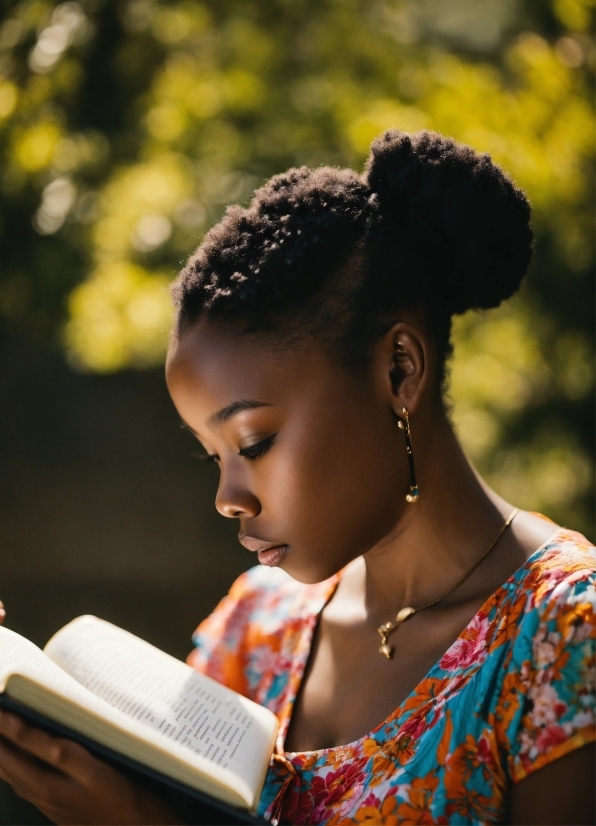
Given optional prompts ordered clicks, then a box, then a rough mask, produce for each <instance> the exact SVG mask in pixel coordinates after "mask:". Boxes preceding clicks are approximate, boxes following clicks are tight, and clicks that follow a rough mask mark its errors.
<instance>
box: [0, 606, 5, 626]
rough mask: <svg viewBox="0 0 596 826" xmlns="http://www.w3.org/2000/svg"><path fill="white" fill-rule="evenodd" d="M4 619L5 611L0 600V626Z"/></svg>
mask: <svg viewBox="0 0 596 826" xmlns="http://www.w3.org/2000/svg"><path fill="white" fill-rule="evenodd" d="M5 617H6V611H5V609H4V603H3V602H2V601H1V600H0V625H2V623H3V622H4V618H5Z"/></svg>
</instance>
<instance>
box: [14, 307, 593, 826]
mask: <svg viewBox="0 0 596 826" xmlns="http://www.w3.org/2000/svg"><path fill="white" fill-rule="evenodd" d="M167 382H168V388H169V390H170V393H171V395H172V398H173V401H174V403H175V405H176V407H177V409H178V412H179V413H180V416H181V417H182V419H183V421H184V422H185V423H186V425H187V426H188V427H189V428H190V429H191V430H192V431H193V432H194V433H195V434H196V436H197V438H199V440H200V441H201V443H202V445H203V446H204V448H205V450H206V451H207V453H208V454H210V455H211V456H213V457H214V460H215V461H216V462H217V464H218V465H219V468H220V482H219V486H218V490H217V495H216V502H215V504H216V507H217V509H218V511H219V512H220V513H221V514H222V515H223V516H225V517H228V518H233V519H236V520H238V527H239V534H240V536H242V537H245V538H246V537H253V540H258V541H260V542H261V543H267V544H269V545H271V544H275V545H283V546H287V549H286V551H285V553H284V554H283V557H282V559H281V563H280V564H281V567H282V568H284V570H286V571H287V572H288V573H289V574H291V575H292V576H293V577H295V578H296V579H298V580H301V581H303V582H318V581H321V580H323V579H326V578H327V577H329V576H331V575H332V574H334V573H336V572H337V571H339V570H341V569H344V575H343V576H342V579H341V583H340V585H339V587H338V588H337V590H336V592H335V594H334V596H333V598H332V599H331V600H330V602H329V604H328V605H327V606H326V608H325V609H324V611H323V612H322V615H321V617H320V621H319V623H318V627H317V632H316V635H315V640H314V645H313V650H312V653H311V657H310V660H309V664H308V668H307V672H306V674H305V678H304V680H303V685H302V688H301V691H300V694H299V697H298V701H297V705H296V708H295V711H294V715H293V720H292V725H291V727H290V731H289V734H288V739H287V740H286V748H287V749H289V750H309V749H313V748H321V747H328V746H334V745H339V744H341V743H347V742H351V741H353V740H355V739H357V738H359V737H361V736H362V735H364V734H365V733H366V732H368V731H370V730H371V729H372V728H373V727H374V726H376V725H377V724H378V723H379V722H380V721H381V720H383V719H385V718H386V717H387V716H388V715H389V714H390V713H391V712H392V711H393V710H394V709H395V708H396V707H397V705H398V704H399V703H400V702H401V701H402V700H403V699H404V698H405V697H406V696H407V695H408V694H409V693H410V692H411V691H412V690H413V689H414V688H415V686H416V685H417V684H418V682H419V681H420V680H421V679H422V678H423V677H424V676H425V675H426V673H427V672H428V670H429V668H430V667H431V666H432V665H433V664H434V663H435V662H436V661H437V659H439V658H440V657H441V655H442V654H443V653H444V652H445V651H446V650H447V648H448V647H449V645H450V644H451V643H452V642H453V641H454V640H455V639H456V637H457V636H458V635H459V633H460V632H461V631H462V630H463V628H464V627H465V626H466V625H467V623H468V622H469V621H470V619H471V618H472V617H473V615H474V614H475V613H476V612H477V610H478V609H479V608H480V606H481V605H482V603H483V602H484V601H485V599H486V598H487V597H488V596H490V594H492V593H493V592H494V591H495V590H496V589H497V588H498V587H499V586H500V585H501V584H502V583H503V582H504V581H505V580H506V579H507V578H508V577H509V576H510V574H511V573H513V572H514V571H515V570H516V569H517V568H518V567H519V566H520V565H521V564H523V562H524V561H525V560H526V559H527V558H528V557H529V556H530V555H531V554H532V553H533V552H534V551H535V550H536V548H538V547H539V546H540V545H542V544H543V543H544V542H545V541H547V540H548V539H549V538H550V536H551V535H552V533H553V532H554V530H555V526H554V525H553V524H552V523H548V522H545V521H544V520H542V519H539V518H537V517H535V516H533V515H532V514H528V513H520V514H519V515H518V516H517V517H516V519H515V520H514V522H513V524H512V526H511V527H510V528H509V529H508V531H507V532H506V534H505V535H504V536H503V538H502V540H501V541H500V542H499V543H498V544H497V546H496V547H495V548H494V549H493V551H491V553H490V554H489V555H488V557H487V558H486V560H485V561H483V562H482V563H481V564H480V566H479V567H478V568H477V569H476V570H475V571H474V573H473V574H472V575H471V576H470V577H469V578H468V579H467V580H466V581H465V583H464V584H463V585H461V586H460V587H458V588H457V589H456V590H455V591H454V593H453V594H451V595H450V596H449V597H448V598H447V599H445V600H443V601H441V603H439V605H437V606H436V607H434V608H429V609H428V610H425V611H421V612H420V613H418V614H416V615H415V616H414V617H413V618H412V619H411V620H409V621H408V622H407V623H405V624H404V625H403V626H402V627H401V628H400V629H399V631H398V632H397V633H396V634H394V635H393V636H392V638H391V643H392V645H394V646H395V648H396V651H395V655H394V657H393V659H392V660H389V661H388V660H386V659H385V658H383V657H381V656H380V655H379V653H378V645H379V637H378V635H377V632H376V628H377V626H378V625H379V624H380V623H381V622H383V621H386V620H387V619H390V618H392V617H394V616H395V613H396V611H397V610H398V609H399V608H400V607H402V606H404V605H414V606H423V605H425V604H426V603H429V602H432V601H433V600H435V599H437V598H438V597H440V596H441V595H442V594H444V593H446V592H447V591H448V590H449V589H450V588H451V587H452V586H453V585H455V583H457V582H458V581H459V580H460V579H461V577H462V576H463V575H464V573H465V572H466V571H467V570H469V568H471V567H472V565H473V564H474V562H475V561H476V560H477V559H478V558H479V556H480V555H481V554H482V553H483V552H484V551H485V550H486V548H488V547H489V545H490V544H491V542H492V541H493V539H494V537H495V536H496V535H497V533H498V531H499V529H500V528H501V526H502V524H503V522H504V520H505V518H506V517H507V516H508V515H509V514H510V513H511V511H512V510H513V506H512V505H510V504H509V503H507V502H505V501H504V500H503V499H501V498H500V497H499V496H497V494H495V493H494V492H493V491H491V490H490V489H489V488H488V487H487V486H486V485H485V484H484V482H483V481H482V480H481V479H480V478H479V477H478V475H477V474H476V472H475V471H474V469H473V468H472V467H471V466H470V464H469V463H468V461H467V459H466V457H465V456H464V454H463V452H462V450H461V448H460V446H459V444H458V442H457V439H456V437H455V435H454V433H453V431H452V428H451V426H450V424H449V421H448V419H447V417H446V416H445V413H444V411H443V409H442V407H441V405H440V403H439V402H438V400H437V393H436V386H437V382H438V365H437V358H436V353H435V350H434V347H433V342H432V338H431V337H430V336H429V335H428V334H427V332H426V331H425V330H424V328H423V327H422V326H421V325H420V323H419V322H417V321H416V319H415V318H413V317H410V318H408V317H404V318H403V319H402V320H401V321H400V322H399V323H396V324H395V325H394V327H393V328H392V329H391V330H389V331H388V332H387V334H386V335H385V336H384V337H383V339H382V340H380V341H379V342H378V344H377V346H376V347H375V350H374V352H373V354H372V358H371V364H370V369H369V371H368V373H367V375H366V376H360V377H355V376H353V375H351V374H349V373H348V372H346V371H345V370H344V369H343V368H342V367H340V366H338V365H337V364H336V363H335V362H333V361H332V360H331V359H330V358H329V357H328V356H327V355H326V354H325V353H324V352H323V351H322V350H321V348H320V347H318V346H317V345H316V343H315V342H310V341H304V342H302V343H301V344H299V345H298V346H297V347H295V348H294V349H292V350H289V351H287V352H280V351H279V350H278V351H275V350H272V348H271V347H270V342H266V341H265V342H264V341H259V340H250V339H242V340H240V339H239V338H238V336H237V335H234V334H232V333H231V332H229V331H228V332H226V330H225V329H221V328H218V327H216V326H210V325H208V324H206V323H200V324H198V325H196V326H195V327H194V328H193V329H191V330H189V331H188V332H186V333H185V334H184V336H182V338H181V339H180V340H175V341H173V343H172V347H171V350H170V354H169V358H168V364H167ZM239 401H244V402H246V401H250V402H258V403H259V406H255V405H254V404H253V405H252V406H248V407H247V406H246V405H244V408H245V409H241V407H242V406H240V407H239V406H238V405H236V407H234V408H231V409H228V414H230V415H228V416H227V418H226V420H225V421H223V418H224V417H222V416H220V417H219V421H217V420H216V419H217V417H216V416H215V414H216V413H218V411H221V410H222V409H224V408H229V406H230V405H233V404H234V403H236V402H239ZM403 407H406V408H407V409H408V411H409V414H410V422H411V427H412V438H413V447H414V455H415V460H416V468H417V475H418V482H419V485H420V489H421V498H420V501H419V502H418V503H416V504H415V505H409V504H408V503H406V501H405V498H404V497H405V493H406V491H407V490H408V486H409V474H408V467H407V461H406V453H405V443H404V437H403V433H402V431H400V430H398V429H397V427H396V423H397V420H398V416H401V415H402V410H403ZM232 414H233V415H232ZM257 445H258V447H255V446H257ZM251 453H252V458H251ZM255 454H256V455H255ZM245 541H246V540H245ZM249 544H250V541H249ZM255 562H256V559H255ZM11 726H12V728H11ZM41 736H42V733H41V732H39V731H36V730H35V729H30V728H27V727H25V726H23V725H21V726H20V727H18V726H16V724H15V723H14V721H11V719H10V715H1V716H0V737H1V738H3V741H2V740H0V743H2V742H3V745H2V746H1V747H0V771H1V772H2V773H3V775H4V777H5V778H6V779H8V780H9V782H11V783H13V785H14V786H15V788H16V790H17V792H18V793H19V794H22V796H24V797H26V798H27V799H29V800H32V801H33V802H34V803H36V805H38V806H39V807H40V808H41V809H42V810H43V811H44V812H46V813H48V814H49V816H50V817H52V818H53V819H54V820H55V821H56V822H58V823H120V822H122V823H155V822H161V823H166V822H176V821H175V817H174V815H173V814H172V813H171V812H167V811H166V812H164V810H163V809H159V806H161V804H159V802H158V801H156V800H155V799H154V798H151V797H150V796H149V795H146V794H145V793H141V792H140V791H138V790H137V789H136V788H135V787H134V786H132V784H130V783H128V781H125V780H123V778H121V777H120V776H119V775H117V774H116V773H115V772H113V771H112V770H106V768H105V766H104V765H103V764H101V763H100V761H97V760H94V759H93V758H91V757H90V756H89V755H88V754H86V753H84V754H83V752H84V750H83V749H81V748H80V747H75V746H74V744H69V748H67V747H66V745H65V744H64V742H60V741H57V740H55V739H53V738H49V737H47V735H43V737H44V738H46V740H45V741H43V740H42V739H40V738H41ZM46 741H47V742H46ZM7 744H8V745H7ZM56 744H58V745H59V746H60V748H59V749H58V750H57V751H54V750H55V748H56ZM70 747H72V748H73V749H74V748H76V750H77V751H76V755H75V758H73V757H72V755H70V751H69V749H70ZM17 749H18V751H17ZM65 752H66V753H67V754H68V755H70V756H65ZM57 754H58V755H59V756H58V757H56V755H57ZM31 755H35V756H36V757H37V758H39V759H41V760H42V761H43V763H44V764H46V765H47V766H49V767H51V768H49V769H46V768H45V765H44V766H42V767H40V766H39V764H38V763H35V764H33V763H32V762H31ZM593 778H594V751H593V749H591V748H584V749H580V750H579V751H577V752H574V753H572V754H570V755H567V756H565V757H563V758H561V759H559V760H557V761H556V763H555V764H554V765H553V766H549V767H546V768H544V769H542V770H540V771H537V772H536V773H535V774H534V775H532V776H530V777H529V778H527V779H525V780H523V781H522V782H520V783H519V784H517V785H516V786H515V788H514V789H513V792H512V809H511V820H510V822H511V823H520V824H521V823H524V824H529V823H566V824H572V823H582V824H585V823H593V822H594V809H593V800H594V793H593V786H594V781H593ZM81 790H84V792H83V791H81ZM81 801H84V803H85V805H84V806H83V804H82V802H81ZM83 809H84V812H83ZM168 817H169V818H170V819H169V820H168V819H167V818H168ZM119 818H120V819H119ZM152 818H153V819H152ZM155 818H158V819H157V820H156V819H155Z"/></svg>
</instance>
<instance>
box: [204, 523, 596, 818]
mask: <svg viewBox="0 0 596 826" xmlns="http://www.w3.org/2000/svg"><path fill="white" fill-rule="evenodd" d="M338 581H339V575H338V576H336V577H333V578H332V579H330V580H327V581H326V582H323V583H320V584H318V585H312V586H306V585H301V584H299V583H297V582H295V581H294V580H292V579H290V578H289V577H288V576H287V575H286V574H284V573H283V572H282V571H280V570H279V569H267V568H255V569H252V570H250V571H248V572H247V573H246V574H243V575H242V576H241V577H240V578H239V579H238V580H237V581H236V582H235V583H234V585H233V586H232V589H231V590H230V593H229V594H228V596H227V597H225V599H223V600H222V602H221V603H220V604H219V606H218V607H217V609H216V610H215V611H214V613H213V614H212V615H211V616H210V617H208V618H207V619H206V620H205V621H204V622H203V623H202V624H201V625H200V626H199V628H198V629H197V632H196V634H195V637H194V641H195V644H196V646H197V647H196V649H195V650H194V651H193V652H192V653H191V654H190V656H189V660H188V661H189V663H191V665H193V666H194V667H195V668H197V669H198V670H200V671H203V672H205V673H207V674H209V675H210V676H212V677H214V678H215V679H217V680H219V681H220V682H222V683H225V684H226V685H229V686H231V687H232V688H234V689H235V690H236V691H239V692H241V693H242V694H245V695H246V696H248V697H250V698H251V699H253V700H255V701H256V702H258V703H261V704H262V705H264V706H266V707H267V708H269V709H271V710H272V711H273V712H274V713H275V714H277V715H278V717H279V720H280V730H279V736H278V740H277V744H276V751H275V754H274V755H273V757H272V760H271V766H270V769H269V773H268V775H267V780H266V782H265V787H264V790H263V795H262V798H261V802H260V807H259V811H260V812H261V814H263V815H264V816H265V817H267V818H268V819H270V820H271V821H272V822H273V823H277V822H279V821H285V822H290V823H298V824H300V823H314V824H318V823H320V824H327V826H348V824H363V823H369V824H387V826H390V824H400V823H420V824H425V823H429V824H430V823H439V824H447V823H454V824H464V823H477V822H482V823H502V822H504V821H505V818H506V811H507V805H508V799H507V798H508V789H510V787H511V783H516V782H518V781H520V780H522V779H523V778H524V777H526V776H527V775H529V774H530V773H531V772H533V771H536V770H537V769H539V768H541V767H542V766H544V765H546V764H547V763H550V762H551V761H553V760H556V759H557V758H558V757H561V756H562V755H564V754H566V753H568V752H570V751H572V750H573V749H577V748H579V747H581V746H583V745H585V744H587V743H589V742H593V741H594V739H595V729H594V673H595V671H594V669H595V665H596V661H595V652H594V646H595V639H596V621H595V611H596V549H595V548H594V547H593V546H591V545H590V544H589V543H588V542H587V541H586V540H585V539H584V538H583V537H582V536H580V535H579V534H577V533H573V532H571V531H567V530H565V529H558V530H557V531H556V533H555V535H554V536H553V537H552V539H551V540H550V541H549V542H548V543H546V544H545V545H544V546H543V547H542V548H540V549H539V550H538V551H536V552H535V553H534V554H533V555H532V556H531V557H530V558H529V559H528V561H527V562H526V563H525V564H524V565H523V566H522V567H521V568H520V569H519V570H518V571H516V572H515V573H514V574H513V575H512V576H511V577H510V578H509V579H508V580H507V582H506V583H505V584H504V585H502V586H501V588H499V589H498V590H497V591H496V592H495V593H494V594H493V595H492V596H491V597H490V598H489V599H488V600H487V602H486V603H485V604H484V605H483V606H482V608H481V610H480V611H479V612H478V613H477V614H476V616H475V617H474V618H473V619H472V621H471V622H470V623H469V625H468V626H467V628H466V629H465V630H464V631H463V633H462V634H461V635H460V636H459V637H458V639H457V640H456V641H455V642H454V643H453V645H452V646H451V647H450V648H449V650H448V651H447V652H446V653H445V654H444V655H443V657H442V658H441V659H440V661H439V662H438V663H437V664H436V665H435V666H434V667H433V668H432V669H431V670H430V672H429V673H428V675H427V676H426V677H425V678H424V680H422V682H421V683H420V684H419V685H418V686H417V687H416V689H415V690H414V691H413V692H412V693H411V694H410V695H409V696H408V697H407V698H406V699H405V700H404V702H403V703H402V704H401V705H400V706H399V707H398V708H397V709H396V710H395V711H394V712H393V713H392V714H391V715H390V716H389V717H388V718H387V720H385V721H384V722H383V723H381V725H379V726H378V727H377V728H375V729H374V730H373V731H372V732H370V734H368V735H366V736H365V737H362V738H361V739H360V740H357V741H356V742H354V743H350V744H348V745H346V746H339V747H337V748H331V749H321V750H319V751H313V752H305V753H287V754H286V753H284V739H285V736H286V733H287V731H288V727H289V722H290V716H291V713H292V708H293V704H294V700H295V698H296V695H297V693H298V689H299V687H300V682H301V680H302V676H303V673H304V669H305V666H306V662H307V659H308V655H309V651H310V646H311V642H312V638H313V632H314V629H315V626H316V622H317V617H318V615H319V613H320V611H321V610H322V608H323V606H324V605H325V603H326V602H327V601H328V600H329V598H330V596H331V595H332V594H333V591H334V589H335V587H336V585H337V582H338Z"/></svg>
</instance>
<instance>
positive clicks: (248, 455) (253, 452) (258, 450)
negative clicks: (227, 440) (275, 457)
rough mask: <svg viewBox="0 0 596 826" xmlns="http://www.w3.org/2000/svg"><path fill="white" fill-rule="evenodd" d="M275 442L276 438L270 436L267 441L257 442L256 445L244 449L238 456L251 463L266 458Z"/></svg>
mask: <svg viewBox="0 0 596 826" xmlns="http://www.w3.org/2000/svg"><path fill="white" fill-rule="evenodd" d="M274 441H275V436H268V437H267V438H266V439H263V440H262V441H260V442H257V444H256V445H250V446H249V447H243V448H242V450H239V451H238V455H239V456H242V457H243V458H244V459H248V461H249V462H254V460H255V459H260V458H261V456H264V455H265V453H267V451H268V450H269V448H270V447H271V445H272V444H273V442H274Z"/></svg>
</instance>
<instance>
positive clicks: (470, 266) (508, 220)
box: [365, 129, 532, 313]
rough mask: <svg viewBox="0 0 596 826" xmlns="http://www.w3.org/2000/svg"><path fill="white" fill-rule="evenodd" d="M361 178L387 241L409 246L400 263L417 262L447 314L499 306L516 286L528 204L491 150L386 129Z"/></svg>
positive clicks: (526, 249)
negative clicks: (484, 151) (371, 196)
mask: <svg viewBox="0 0 596 826" xmlns="http://www.w3.org/2000/svg"><path fill="white" fill-rule="evenodd" d="M365 181H366V183H367V185H368V186H369V188H370V189H372V190H373V192H374V193H376V195H377V197H378V206H379V212H380V216H381V219H382V226H383V228H384V229H383V231H384V232H385V233H386V234H387V238H388V239H390V241H389V243H397V244H398V245H399V248H400V250H401V251H402V253H403V250H404V249H405V250H408V251H409V254H407V255H406V258H407V262H405V261H404V255H403V254H402V255H401V256H400V255H399V254H398V260H399V259H401V260H402V261H404V263H405V265H406V266H407V265H408V264H409V263H411V262H417V263H416V265H415V269H416V270H418V273H417V276H418V277H422V278H424V279H425V280H427V281H428V286H429V288H430V289H434V290H435V294H436V297H437V299H439V300H440V301H441V303H444V304H445V305H446V308H447V309H448V310H449V311H450V312H452V313H462V312H465V311H466V310H468V309H472V308H490V307H497V306H498V305H499V304H500V303H501V301H503V300H504V299H506V298H509V296H511V295H513V293H515V292H516V291H517V289H518V288H519V286H520V284H521V281H522V279H523V277H524V274H525V272H526V270H527V268H528V265H529V263H530V260H531V257H532V230H531V229H530V224H529V220H530V205H529V203H528V200H527V198H526V196H525V195H524V193H523V192H522V191H521V189H519V188H518V187H517V186H516V185H515V184H514V182H513V181H512V180H511V178H509V176H508V175H507V174H506V173H505V172H503V170H502V169H500V167H498V166H497V165H496V164H495V163H493V161H492V160H491V158H490V156H489V155H487V154H479V153H477V152H475V151H474V150H473V149H472V148H471V147H469V146H464V145H463V144H459V143H456V142H455V141H453V140H449V139H448V138H444V137H443V136H441V135H439V134H437V133H436V132H429V131H426V130H425V131H422V132H416V133H414V134H411V135H408V134H405V133H404V132H400V131H398V130H397V129H390V130H388V131H387V132H384V133H383V134H382V135H379V137H378V138H376V139H375V140H374V141H373V143H372V146H371V152H370V156H369V159H368V161H367V164H366V170H365ZM421 265H422V269H421ZM412 277H414V274H412Z"/></svg>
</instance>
